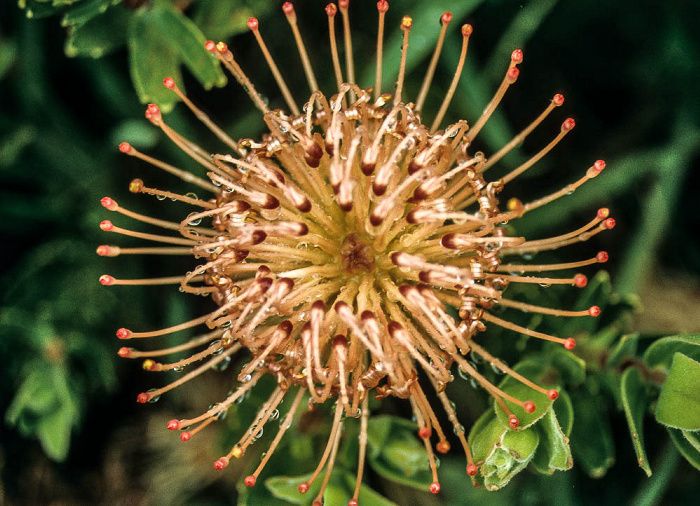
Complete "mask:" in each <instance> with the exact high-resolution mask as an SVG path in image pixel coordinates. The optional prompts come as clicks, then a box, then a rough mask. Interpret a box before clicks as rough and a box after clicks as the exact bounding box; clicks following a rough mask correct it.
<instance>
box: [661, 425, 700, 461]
mask: <svg viewBox="0 0 700 506" xmlns="http://www.w3.org/2000/svg"><path fill="white" fill-rule="evenodd" d="M666 429H667V430H668V433H669V434H670V436H671V441H673V444H674V445H676V448H677V449H678V451H679V452H680V453H681V455H683V456H684V457H685V459H686V460H687V461H688V462H689V463H690V465H691V466H693V467H694V468H695V469H697V470H700V451H698V449H697V448H695V446H693V444H691V442H690V441H689V440H688V439H686V438H685V437H684V432H685V431H681V430H678V429H673V428H671V427H666Z"/></svg>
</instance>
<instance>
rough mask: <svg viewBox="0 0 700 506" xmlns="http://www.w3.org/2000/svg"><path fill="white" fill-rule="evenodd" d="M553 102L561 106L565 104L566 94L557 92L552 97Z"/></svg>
mask: <svg viewBox="0 0 700 506" xmlns="http://www.w3.org/2000/svg"><path fill="white" fill-rule="evenodd" d="M552 103H553V104H554V105H555V106H556V107H559V106H561V105H563V104H564V95H562V94H561V93H557V94H556V95H554V96H553V97H552Z"/></svg>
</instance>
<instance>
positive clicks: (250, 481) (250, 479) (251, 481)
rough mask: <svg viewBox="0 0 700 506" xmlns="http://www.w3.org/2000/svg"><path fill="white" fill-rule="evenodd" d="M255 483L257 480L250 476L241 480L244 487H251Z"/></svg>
mask: <svg viewBox="0 0 700 506" xmlns="http://www.w3.org/2000/svg"><path fill="white" fill-rule="evenodd" d="M256 481H257V478H256V477H255V476H253V475H252V474H251V475H249V476H246V477H245V479H244V480H243V483H245V486H246V487H252V486H253V485H255V482H256Z"/></svg>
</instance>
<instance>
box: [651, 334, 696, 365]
mask: <svg viewBox="0 0 700 506" xmlns="http://www.w3.org/2000/svg"><path fill="white" fill-rule="evenodd" d="M676 352H680V353H683V355H685V356H687V357H690V358H692V359H695V360H700V334H687V335H678V336H669V337H663V338H661V339H658V340H656V341H654V343H653V344H652V345H651V346H649V348H647V351H645V352H644V361H645V362H646V363H647V364H648V365H649V367H658V366H663V367H665V368H666V369H668V368H669V367H671V360H672V359H673V354H674V353H676Z"/></svg>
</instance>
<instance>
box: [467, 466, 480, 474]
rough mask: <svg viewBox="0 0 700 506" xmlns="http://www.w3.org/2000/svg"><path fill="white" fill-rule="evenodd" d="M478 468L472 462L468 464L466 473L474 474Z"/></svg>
mask: <svg viewBox="0 0 700 506" xmlns="http://www.w3.org/2000/svg"><path fill="white" fill-rule="evenodd" d="M478 470H479V468H478V467H476V466H475V465H474V464H469V465H468V466H467V474H468V475H469V476H475V475H476V473H477V471H478Z"/></svg>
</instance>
